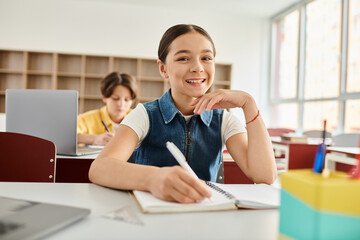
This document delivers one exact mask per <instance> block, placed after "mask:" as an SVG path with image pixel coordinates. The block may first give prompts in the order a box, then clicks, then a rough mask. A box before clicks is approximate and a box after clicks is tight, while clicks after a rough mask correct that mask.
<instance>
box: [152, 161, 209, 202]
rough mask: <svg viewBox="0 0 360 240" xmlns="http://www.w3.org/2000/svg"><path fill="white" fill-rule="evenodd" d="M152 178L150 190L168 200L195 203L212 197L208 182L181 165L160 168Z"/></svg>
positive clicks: (156, 195) (158, 196)
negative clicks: (196, 176)
mask: <svg viewBox="0 0 360 240" xmlns="http://www.w3.org/2000/svg"><path fill="white" fill-rule="evenodd" d="M150 179H151V182H150V185H149V186H150V189H149V191H150V192H151V193H152V194H153V195H154V196H155V197H157V198H160V199H163V200H166V201H172V202H180V203H195V202H197V201H201V200H204V199H205V198H209V197H211V191H210V190H209V188H208V187H207V186H206V184H205V183H204V182H203V181H202V180H199V179H196V178H195V177H193V176H192V175H191V174H190V173H189V172H187V171H186V170H185V169H183V168H182V167H180V166H174V167H162V168H158V171H157V173H156V174H155V175H154V176H153V177H152V178H150Z"/></svg>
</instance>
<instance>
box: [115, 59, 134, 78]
mask: <svg viewBox="0 0 360 240" xmlns="http://www.w3.org/2000/svg"><path fill="white" fill-rule="evenodd" d="M137 64H138V61H137V59H132V58H114V71H117V72H119V73H128V74H131V75H133V76H136V75H137Z"/></svg>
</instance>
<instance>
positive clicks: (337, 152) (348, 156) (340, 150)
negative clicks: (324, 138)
mask: <svg viewBox="0 0 360 240" xmlns="http://www.w3.org/2000/svg"><path fill="white" fill-rule="evenodd" d="M359 158H360V148H358V147H328V148H327V153H326V155H325V168H327V169H329V170H339V171H344V172H348V171H350V169H351V168H352V167H353V166H354V165H357V164H358V161H359V160H358V159H359Z"/></svg>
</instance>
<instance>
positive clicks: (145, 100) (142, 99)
mask: <svg viewBox="0 0 360 240" xmlns="http://www.w3.org/2000/svg"><path fill="white" fill-rule="evenodd" d="M155 99H157V98H151V97H140V98H139V101H140V102H141V103H146V102H151V101H154V100H155Z"/></svg>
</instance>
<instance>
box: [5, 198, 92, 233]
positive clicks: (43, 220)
mask: <svg viewBox="0 0 360 240" xmlns="http://www.w3.org/2000/svg"><path fill="white" fill-rule="evenodd" d="M89 214H90V210H89V209H85V208H78V207H69V206H62V205H55V204H48V203H40V202H33V201H25V200H19V199H13V198H5V197H0V239H2V240H10V239H27V240H28V239H38V238H42V237H44V236H46V235H48V234H51V233H53V232H55V231H57V230H59V229H61V228H64V227H66V226H68V225H71V224H73V223H75V222H76V221H79V220H81V219H82V218H84V217H86V216H87V215H89Z"/></svg>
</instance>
